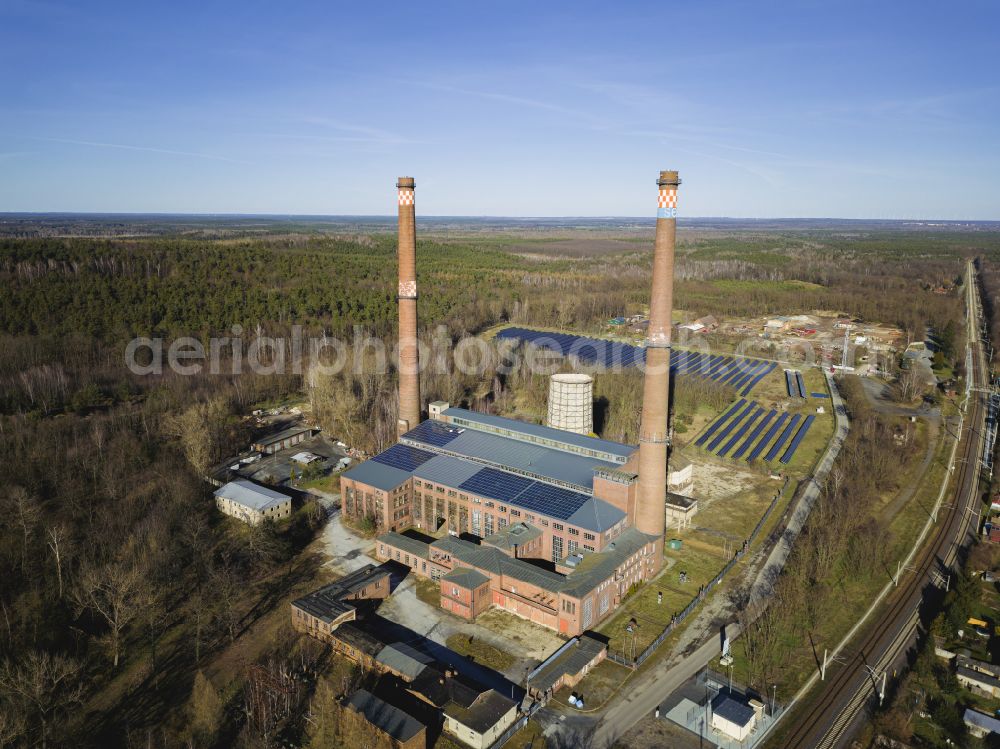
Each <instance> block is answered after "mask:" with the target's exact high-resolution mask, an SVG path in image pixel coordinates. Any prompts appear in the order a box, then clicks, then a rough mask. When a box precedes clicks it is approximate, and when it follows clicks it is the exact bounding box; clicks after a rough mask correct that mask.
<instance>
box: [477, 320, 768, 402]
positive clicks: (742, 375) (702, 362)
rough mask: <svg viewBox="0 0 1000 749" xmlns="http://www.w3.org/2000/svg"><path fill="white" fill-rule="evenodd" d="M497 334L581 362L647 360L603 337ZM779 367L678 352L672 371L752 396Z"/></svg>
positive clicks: (514, 330) (601, 363)
mask: <svg viewBox="0 0 1000 749" xmlns="http://www.w3.org/2000/svg"><path fill="white" fill-rule="evenodd" d="M496 337H497V338H498V339H501V340H511V341H523V342H525V343H531V344H533V345H535V346H538V347H539V348H543V349H546V350H549V351H555V352H556V353H559V354H561V355H563V356H574V357H576V358H577V359H579V360H580V362H581V363H583V364H586V365H592V366H599V367H606V368H613V367H638V366H642V365H643V364H644V363H645V361H646V350H645V349H644V348H642V347H640V346H631V345H629V344H627V343H618V342H617V341H605V340H602V339H600V338H587V337H586V336H577V335H570V334H568V333H544V332H540V331H537V330H528V329H527V328H505V329H504V330H501V331H500V332H499V333H497V336H496ZM776 366H777V365H776V364H775V363H774V362H767V361H761V360H757V359H745V358H743V357H737V356H728V355H726V354H706V353H702V352H699V351H675V352H673V353H672V355H671V357H670V372H671V374H674V375H679V376H689V375H695V376H698V377H704V378H708V379H710V380H714V381H716V382H719V383H722V384H725V385H729V386H731V387H732V388H733V389H734V390H736V392H737V393H739V394H740V395H742V396H747V395H749V394H750V392H751V391H752V390H753V389H754V387H755V386H756V385H757V383H758V382H760V381H761V380H762V379H763V378H764V377H766V376H767V375H768V374H770V373H771V372H772V371H773V370H774V368H775V367H776Z"/></svg>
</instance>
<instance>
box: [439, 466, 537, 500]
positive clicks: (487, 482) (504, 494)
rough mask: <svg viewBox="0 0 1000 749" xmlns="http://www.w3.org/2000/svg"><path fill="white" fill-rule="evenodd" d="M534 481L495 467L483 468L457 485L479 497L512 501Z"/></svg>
mask: <svg viewBox="0 0 1000 749" xmlns="http://www.w3.org/2000/svg"><path fill="white" fill-rule="evenodd" d="M533 483H535V482H534V481H532V480H531V479H526V478H523V477H522V476H514V475H512V474H510V473H506V472H504V471H501V470H498V469H496V468H483V469H482V470H481V471H479V472H477V473H476V474H474V475H473V476H472V477H471V478H469V479H466V480H465V481H463V482H462V483H461V484H459V485H458V488H459V489H463V490H465V491H468V492H472V493H473V494H478V495H480V496H481V497H489V498H490V499H499V500H501V501H504V502H512V501H513V500H514V498H515V497H516V496H517V495H518V494H520V493H521V492H523V491H524V490H525V489H527V488H528V487H529V486H531V484H533Z"/></svg>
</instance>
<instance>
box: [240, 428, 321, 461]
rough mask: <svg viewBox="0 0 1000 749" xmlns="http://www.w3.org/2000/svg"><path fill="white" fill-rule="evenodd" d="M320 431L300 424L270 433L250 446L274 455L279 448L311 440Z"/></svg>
mask: <svg viewBox="0 0 1000 749" xmlns="http://www.w3.org/2000/svg"><path fill="white" fill-rule="evenodd" d="M317 431H319V430H317V429H314V428H313V427H309V426H303V425H298V426H294V427H289V428H288V429H283V430H282V431H280V432H277V433H276V434H269V435H267V436H266V437H261V438H260V439H258V440H257V441H256V442H254V443H253V444H252V445H251V446H250V448H251V449H252V450H256V451H257V452H259V453H263V454H264V455H273V454H274V453H276V452H278V451H279V450H284V449H285V448H287V447H292V446H293V445H298V444H299V443H301V442H305V441H306V440H310V439H312V438H313V435H315V434H316V432H317Z"/></svg>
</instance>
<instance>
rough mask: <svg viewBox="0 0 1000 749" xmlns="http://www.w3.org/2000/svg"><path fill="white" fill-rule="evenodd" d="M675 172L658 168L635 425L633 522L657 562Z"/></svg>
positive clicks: (662, 519) (667, 386)
mask: <svg viewBox="0 0 1000 749" xmlns="http://www.w3.org/2000/svg"><path fill="white" fill-rule="evenodd" d="M680 183H681V181H680V179H679V178H678V176H677V172H660V178H659V179H658V180H657V181H656V184H657V186H658V187H659V198H658V202H657V210H656V239H655V242H654V245H653V288H652V296H651V299H650V302H649V332H648V334H647V338H646V374H645V381H644V384H643V397H642V423H641V425H640V427H639V492H638V502H637V507H636V521H635V525H636V528H638V529H639V530H640V531H642V532H643V533H648V534H650V535H652V536H656V537H657V539H659V553H658V554H657V560H658V561H657V567H659V566H660V565H661V564H662V561H663V555H662V550H663V533H664V526H665V523H666V517H665V513H666V507H665V502H666V496H667V448H668V441H669V434H668V432H667V429H668V423H669V421H668V419H669V414H668V408H669V393H670V325H671V315H672V313H673V296H674V244H675V241H676V237H677V187H678V185H680Z"/></svg>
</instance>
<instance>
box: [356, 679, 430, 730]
mask: <svg viewBox="0 0 1000 749" xmlns="http://www.w3.org/2000/svg"><path fill="white" fill-rule="evenodd" d="M347 704H348V705H350V707H351V708H352V709H353V710H355V711H356V712H359V713H361V714H362V715H364V716H365V720H367V721H368V722H369V723H371V724H372V725H373V726H375V727H377V728H378V729H379V730H380V731H382V732H383V733H385V734H387V735H389V736H391V737H392V738H394V739H396V740H397V741H403V742H406V741H409V740H410V739H412V738H413V737H414V736H416V735H417V734H418V733H420V732H421V731H423V730H424V729H425V726H424V724H423V723H421V722H420V721H419V720H417V719H416V718H414V717H413V716H412V715H410V714H409V713H407V712H404V711H403V710H400V709H399V708H398V707H396V706H395V705H390V704H389V703H388V702H386V701H385V700H382V699H380V698H378V697H376V696H375V695H374V694H372V693H371V692H369V691H368V690H367V689H359V690H358V691H357V692H355V693H354V694H353V695H351V699H350V700H348V703H347Z"/></svg>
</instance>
